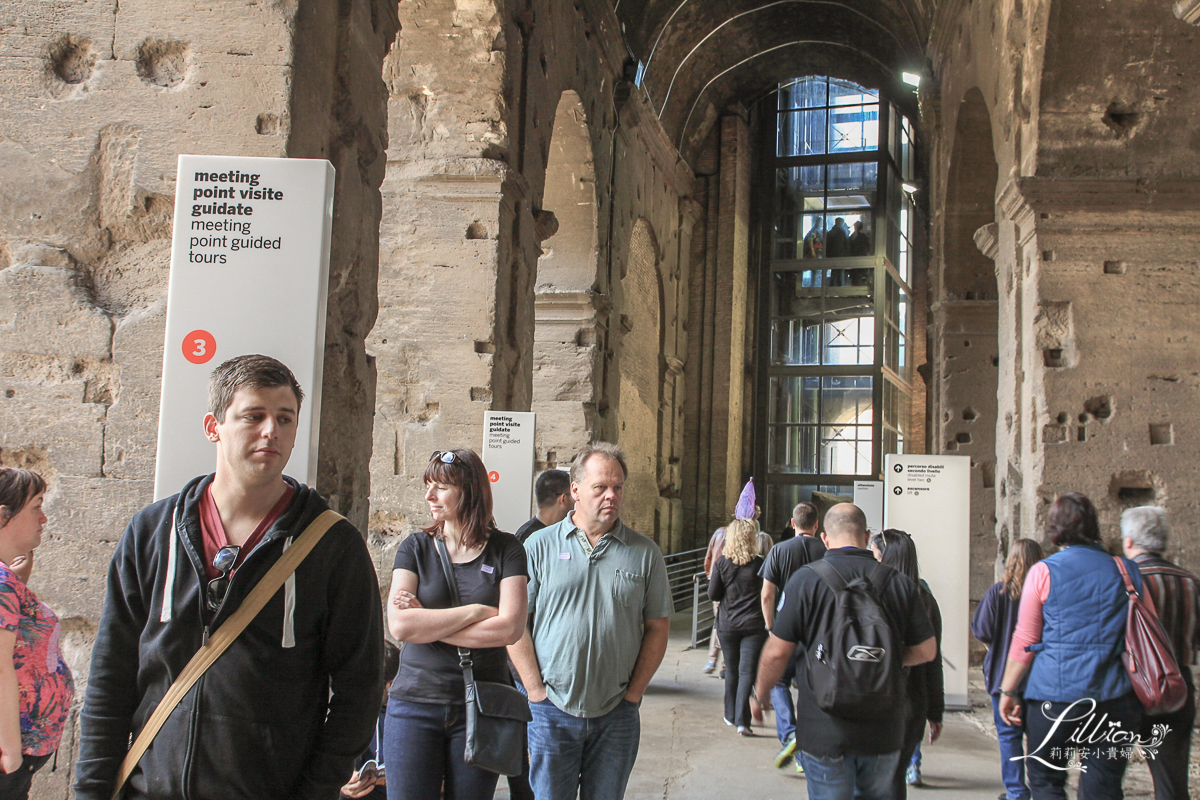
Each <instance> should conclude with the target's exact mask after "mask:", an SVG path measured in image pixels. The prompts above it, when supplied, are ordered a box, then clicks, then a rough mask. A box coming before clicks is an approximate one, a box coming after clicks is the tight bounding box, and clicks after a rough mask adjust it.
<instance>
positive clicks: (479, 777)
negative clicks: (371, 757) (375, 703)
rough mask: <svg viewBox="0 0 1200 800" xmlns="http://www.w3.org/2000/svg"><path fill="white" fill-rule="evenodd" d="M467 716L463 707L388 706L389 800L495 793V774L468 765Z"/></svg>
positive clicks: (464, 798)
mask: <svg viewBox="0 0 1200 800" xmlns="http://www.w3.org/2000/svg"><path fill="white" fill-rule="evenodd" d="M466 745H467V715H466V707H465V706H464V705H463V704H462V703H451V704H438V703H410V702H408V701H407V700H397V699H396V698H394V697H393V698H390V699H389V700H388V710H387V721H386V722H385V723H384V729H383V753H384V763H386V764H387V773H388V782H387V793H388V800H438V798H440V797H442V783H443V782H445V787H446V793H445V798H446V800H478V798H480V797H491V796H492V795H493V794H495V792H496V779H497V778H498V777H499V776H498V775H496V773H494V772H488V771H487V770H483V769H479V768H478V767H472V766H469V765H468V764H467V763H466V762H465V761H463V751H464V750H465V749H466Z"/></svg>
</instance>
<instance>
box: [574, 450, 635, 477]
mask: <svg viewBox="0 0 1200 800" xmlns="http://www.w3.org/2000/svg"><path fill="white" fill-rule="evenodd" d="M592 456H601V457H603V458H607V459H608V460H610V461H615V462H617V463H618V464H620V465H621V472H622V473H623V474H624V475H625V477H626V478H628V477H629V467H627V466H625V453H624V452H623V451H622V450H621V448H619V447H617V446H616V445H615V444H612V443H611V442H592V443H591V444H589V445H588V446H587V447H585V448H583V449H582V450H580V451H579V455H577V456H575V460H574V461H573V462H571V482H572V483H579V482H580V481H582V480H583V476H584V475H586V474H587V462H588V459H589V458H591V457H592Z"/></svg>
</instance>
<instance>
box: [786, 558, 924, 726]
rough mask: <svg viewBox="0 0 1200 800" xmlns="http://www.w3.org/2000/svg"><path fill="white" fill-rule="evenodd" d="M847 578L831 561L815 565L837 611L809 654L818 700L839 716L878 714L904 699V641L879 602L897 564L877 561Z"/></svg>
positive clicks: (893, 708)
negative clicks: (867, 569) (887, 565)
mask: <svg viewBox="0 0 1200 800" xmlns="http://www.w3.org/2000/svg"><path fill="white" fill-rule="evenodd" d="M870 566H871V569H870V571H869V572H868V573H867V575H866V576H865V577H855V578H853V579H852V580H850V581H847V580H846V579H845V578H843V577H842V575H841V573H839V572H838V571H837V570H836V569H835V568H834V567H833V565H832V564H830V563H829V562H828V561H814V562H812V563H811V564H809V565H808V568H809V569H811V570H814V571H815V572H816V573H817V575H818V576H820V578H821V580H823V581H825V583H826V584H827V585H828V586H829V588H830V590H832V591H833V594H834V598H835V603H834V608H833V615H832V617H831V618H830V619H828V620H827V621H826V625H825V628H824V630H822V631H821V632H820V634H819V635H818V637H817V638H816V639H815V640H814V641H813V643H812V646H810V647H809V648H808V651H807V652H806V653H805V655H804V659H805V661H806V662H807V664H808V675H809V679H810V680H811V682H812V688H813V694H814V695H816V699H817V705H819V706H820V707H821V708H822V709H823V710H824V711H826V712H827V713H829V714H831V715H833V716H835V717H847V718H850V719H878V718H879V717H880V716H882V715H886V714H889V713H892V712H895V711H897V710H899V709H900V708H902V707H903V703H904V663H903V662H904V645H903V643H902V642H901V639H900V635H899V633H898V632H897V631H896V629H895V628H894V627H893V626H892V623H891V620H890V619H889V618H888V615H887V612H886V611H884V609H883V606H882V605H881V604H880V597H881V596H882V595H883V590H884V587H885V586H887V583H888V580H889V579H890V578H891V576H892V573H893V572H894V570H892V569H890V568H888V567H885V566H884V565H883V564H879V563H872V564H871V565H870Z"/></svg>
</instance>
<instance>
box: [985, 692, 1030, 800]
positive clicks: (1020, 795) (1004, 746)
mask: <svg viewBox="0 0 1200 800" xmlns="http://www.w3.org/2000/svg"><path fill="white" fill-rule="evenodd" d="M992 718H993V719H994V720H995V721H996V735H997V737H998V738H999V739H1000V778H1001V779H1002V780H1003V781H1004V791H1005V794H1006V795H1007V798H1008V800H1029V787H1028V786H1026V785H1025V761H1024V760H1023V759H1021V757H1022V756H1024V755H1025V726H1024V725H1009V724H1008V723H1007V722H1005V721H1004V719H1003V718H1002V717H1001V716H1000V695H998V694H994V695H992ZM1014 757H1015V758H1017V759H1018V760H1017V761H1013V760H1012V759H1013V758H1014Z"/></svg>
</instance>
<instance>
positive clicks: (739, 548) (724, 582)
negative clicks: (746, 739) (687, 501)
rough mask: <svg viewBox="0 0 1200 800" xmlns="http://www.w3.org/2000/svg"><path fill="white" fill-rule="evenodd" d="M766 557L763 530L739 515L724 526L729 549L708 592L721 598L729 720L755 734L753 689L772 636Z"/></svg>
mask: <svg viewBox="0 0 1200 800" xmlns="http://www.w3.org/2000/svg"><path fill="white" fill-rule="evenodd" d="M762 564H763V558H762V556H760V555H759V554H758V531H757V529H756V528H755V525H754V523H753V522H752V521H750V520H748V519H735V520H734V521H733V522H731V523H729V527H728V528H727V529H726V531H725V549H724V551H722V553H721V557H720V558H718V559H717V562H716V564H715V565H714V566H713V572H712V577H711V578H710V579H709V582H708V596H709V598H710V599H712V601H713V602H719V603H720V604H721V606H720V608H719V609H718V611H717V619H716V629H717V636H719V637H720V639H721V650H722V652H724V653H725V724H726V725H737V729H738V733H740V734H742V735H743V736H753V735H754V732H753V731H752V730H751V729H750V691H751V689H753V688H754V678H755V675H756V674H757V673H758V655H759V653H761V652H762V648H763V645H764V644H766V641H767V624H766V621H765V620H764V619H763V614H762V604H761V603H760V601H759V597H760V595H761V594H762V578H761V577H760V576H759V574H758V572H759V570H760V569H761V568H762Z"/></svg>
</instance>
